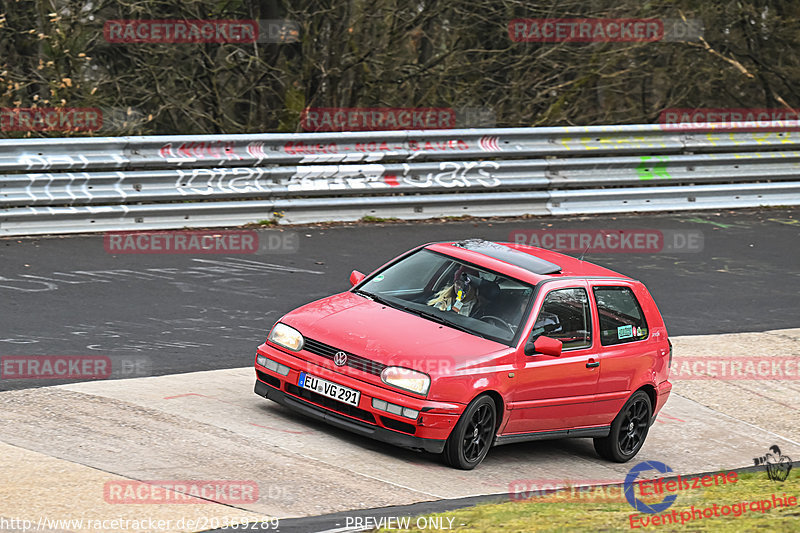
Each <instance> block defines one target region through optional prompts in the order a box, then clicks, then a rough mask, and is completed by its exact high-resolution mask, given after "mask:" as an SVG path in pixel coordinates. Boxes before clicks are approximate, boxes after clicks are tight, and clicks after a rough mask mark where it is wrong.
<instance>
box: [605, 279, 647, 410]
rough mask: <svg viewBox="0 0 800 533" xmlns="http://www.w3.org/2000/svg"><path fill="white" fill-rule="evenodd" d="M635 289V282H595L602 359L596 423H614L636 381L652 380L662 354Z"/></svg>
mask: <svg viewBox="0 0 800 533" xmlns="http://www.w3.org/2000/svg"><path fill="white" fill-rule="evenodd" d="M635 292H636V286H635V284H634V283H633V282H627V281H623V280H614V281H610V280H608V281H604V280H596V281H595V280H593V281H592V282H591V291H590V298H591V300H592V311H593V315H594V316H595V319H596V323H595V328H596V331H597V335H596V337H597V339H596V342H598V343H599V346H598V351H597V353H598V356H599V362H600V366H599V368H598V370H599V381H598V384H597V397H596V401H595V402H594V403H593V404H592V405H591V412H590V413H589V421H590V423H591V424H593V425H609V424H611V422H612V421H613V420H614V417H615V416H616V415H617V413H618V412H619V410H620V409H621V408H622V406H623V404H624V403H625V401H626V400H627V399H628V397H629V396H630V395H631V394H632V393H633V389H634V387H635V386H636V383H640V382H647V381H648V375H649V374H650V373H651V371H652V368H654V365H655V360H656V358H657V357H658V355H659V354H658V346H659V345H658V343H656V342H654V339H655V338H654V337H653V335H651V331H650V326H649V325H648V323H647V319H646V317H645V313H644V311H643V309H642V306H641V303H640V302H639V300H638V298H637V297H636V294H635Z"/></svg>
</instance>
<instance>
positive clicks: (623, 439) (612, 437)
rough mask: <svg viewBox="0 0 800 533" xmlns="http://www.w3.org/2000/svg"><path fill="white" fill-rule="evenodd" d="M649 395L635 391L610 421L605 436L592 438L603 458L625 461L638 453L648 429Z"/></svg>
mask: <svg viewBox="0 0 800 533" xmlns="http://www.w3.org/2000/svg"><path fill="white" fill-rule="evenodd" d="M652 412H653V410H652V407H651V404H650V397H649V396H648V395H647V393H646V392H644V391H636V392H635V393H634V394H633V396H631V397H630V398H628V401H627V402H625V405H623V406H622V409H621V410H620V412H619V414H617V417H616V418H615V419H614V421H613V422H612V423H611V432H610V433H609V434H608V436H607V437H603V438H599V439H594V449H595V451H596V452H597V453H598V454H599V455H600V457H602V458H604V459H608V460H609V461H614V462H617V463H625V462H627V461H630V460H631V459H633V457H634V456H635V455H636V454H637V453H639V450H640V449H641V448H642V445H643V444H644V439H645V438H647V432H648V430H649V429H650V416H651V413H652Z"/></svg>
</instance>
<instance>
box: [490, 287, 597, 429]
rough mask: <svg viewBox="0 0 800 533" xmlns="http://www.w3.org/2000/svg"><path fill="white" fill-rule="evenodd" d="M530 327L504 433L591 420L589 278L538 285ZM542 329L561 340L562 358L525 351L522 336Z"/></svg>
mask: <svg viewBox="0 0 800 533" xmlns="http://www.w3.org/2000/svg"><path fill="white" fill-rule="evenodd" d="M531 316H532V317H536V318H535V319H534V320H532V321H530V322H529V325H530V329H529V331H528V332H527V335H525V336H524V337H523V344H522V346H520V349H519V350H518V352H517V354H516V357H517V365H516V366H517V368H516V371H515V379H516V382H515V385H514V390H513V392H512V393H511V398H512V401H511V402H510V416H509V420H508V423H507V424H506V427H505V428H504V430H503V433H504V434H511V433H531V432H539V431H558V430H564V429H568V428H573V427H583V426H587V425H589V421H588V415H589V405H590V403H591V402H592V401H593V399H594V395H595V393H596V389H597V382H598V372H597V360H596V358H595V355H594V351H593V345H594V342H595V341H594V337H595V335H594V334H593V319H592V313H591V305H590V300H589V286H588V284H587V283H586V282H582V281H577V282H576V281H575V280H559V281H554V282H548V283H546V284H545V285H543V286H542V288H541V289H540V290H539V294H538V295H537V297H536V302H535V303H534V306H533V313H532V315H531ZM539 334H544V335H546V336H548V337H552V338H556V339H559V340H561V341H562V342H563V345H562V354H561V356H560V357H553V356H549V355H543V354H533V355H525V353H524V341H525V340H527V339H529V338H531V337H532V336H537V335H539Z"/></svg>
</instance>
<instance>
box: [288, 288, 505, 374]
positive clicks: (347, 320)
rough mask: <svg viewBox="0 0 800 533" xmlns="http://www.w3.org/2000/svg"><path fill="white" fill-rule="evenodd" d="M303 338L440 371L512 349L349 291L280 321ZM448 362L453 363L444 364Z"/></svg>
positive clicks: (384, 360)
mask: <svg viewBox="0 0 800 533" xmlns="http://www.w3.org/2000/svg"><path fill="white" fill-rule="evenodd" d="M281 322H283V323H285V324H287V325H289V326H292V327H293V328H295V329H297V330H298V331H300V333H302V334H303V336H304V337H307V338H311V339H314V340H316V341H319V342H324V343H325V344H328V345H330V346H333V347H335V348H337V349H339V350H343V351H346V352H349V353H352V354H355V355H359V356H361V357H366V358H367V359H371V360H373V361H377V362H379V363H383V364H385V365H396V366H403V367H407V368H413V369H416V370H420V371H423V372H428V373H437V372H436V370H437V368H441V369H442V370H443V371H444V369H445V368H446V369H447V372H448V373H449V372H452V371H453V370H458V369H460V368H466V367H470V366H473V365H480V364H482V363H485V362H487V360H489V359H491V358H492V357H491V356H493V355H497V354H498V353H508V352H509V351H510V350H511V349H510V348H509V347H508V346H506V345H504V344H501V343H498V342H495V341H492V340H489V339H483V338H481V337H478V336H476V335H471V334H469V333H466V332H463V331H459V330H457V329H454V328H451V327H448V326H445V325H442V324H439V323H437V322H433V321H432V320H428V319H426V318H422V317H420V316H419V315H415V314H413V313H409V312H406V311H401V310H399V309H395V308H393V307H389V306H387V305H384V304H380V303H377V302H374V301H372V300H370V299H368V298H365V297H363V296H359V295H357V294H354V293H351V292H345V293H341V294H337V295H334V296H330V297H328V298H323V299H322V300H318V301H316V302H312V303H310V304H307V305H304V306H303V307H300V308H298V309H296V310H294V311H292V312H290V313H289V314H287V315H286V316H284V317H283V318H282V319H281ZM443 363H448V364H443Z"/></svg>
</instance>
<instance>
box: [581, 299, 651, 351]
mask: <svg viewBox="0 0 800 533" xmlns="http://www.w3.org/2000/svg"><path fill="white" fill-rule="evenodd" d="M593 291H594V299H595V300H596V301H597V316H598V317H599V318H600V343H601V344H602V345H603V346H609V345H613V344H622V343H625V342H633V341H640V340H643V339H646V338H647V333H648V331H647V321H646V320H645V319H644V313H642V307H641V306H640V305H639V302H638V301H637V300H636V296H634V294H633V291H632V290H630V289H629V288H628V287H594V288H593Z"/></svg>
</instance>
